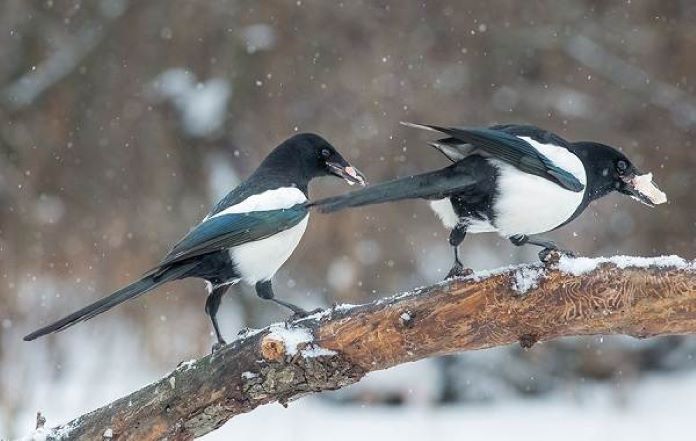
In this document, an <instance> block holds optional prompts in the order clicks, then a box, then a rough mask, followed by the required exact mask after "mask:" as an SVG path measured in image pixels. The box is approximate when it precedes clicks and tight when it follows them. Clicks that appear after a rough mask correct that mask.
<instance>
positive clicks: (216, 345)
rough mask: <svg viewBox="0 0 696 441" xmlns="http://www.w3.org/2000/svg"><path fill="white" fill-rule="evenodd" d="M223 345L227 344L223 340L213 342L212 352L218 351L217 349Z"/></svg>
mask: <svg viewBox="0 0 696 441" xmlns="http://www.w3.org/2000/svg"><path fill="white" fill-rule="evenodd" d="M225 345H227V342H226V341H225V340H222V341H217V342H215V343H213V349H212V353H213V354H215V353H216V352H218V351H219V350H221V349H222V348H224V347H225Z"/></svg>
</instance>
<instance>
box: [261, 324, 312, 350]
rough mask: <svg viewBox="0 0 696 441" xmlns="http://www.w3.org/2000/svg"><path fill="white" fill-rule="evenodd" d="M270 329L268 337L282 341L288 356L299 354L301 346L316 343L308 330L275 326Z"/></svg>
mask: <svg viewBox="0 0 696 441" xmlns="http://www.w3.org/2000/svg"><path fill="white" fill-rule="evenodd" d="M270 329H271V332H270V333H269V334H268V335H269V336H271V337H274V338H276V339H277V340H280V341H282V342H283V344H284V345H285V351H286V353H287V354H288V355H295V354H297V350H298V346H299V345H301V344H303V343H311V342H312V341H314V336H313V335H312V332H311V331H310V330H309V329H307V328H301V327H293V328H287V327H286V326H284V325H281V324H275V325H271V327H270Z"/></svg>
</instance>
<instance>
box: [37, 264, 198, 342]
mask: <svg viewBox="0 0 696 441" xmlns="http://www.w3.org/2000/svg"><path fill="white" fill-rule="evenodd" d="M196 265H197V263H195V262H194V263H189V264H186V265H181V266H177V267H174V268H171V269H168V270H165V271H164V272H160V273H152V274H148V275H146V276H145V277H143V278H142V279H140V280H138V281H137V282H134V283H131V284H130V285H128V286H126V287H124V288H121V289H119V290H118V291H116V292H115V293H113V294H111V295H109V296H106V297H104V298H102V299H100V300H98V301H96V302H94V303H92V304H91V305H88V306H85V307H84V308H82V309H80V310H78V311H75V312H73V313H72V314H70V315H68V316H66V317H63V318H62V319H60V320H58V321H57V322H55V323H52V324H50V325H48V326H44V327H43V328H41V329H38V330H36V331H34V332H32V333H31V334H29V335H27V336H26V337H24V340H25V341H31V340H35V339H37V338H39V337H42V336H44V335H47V334H52V333H54V332H58V331H62V330H63V329H66V328H69V327H71V326H73V325H75V324H77V323H79V322H82V321H85V320H89V319H91V318H92V317H94V316H96V315H99V314H101V313H102V312H106V311H108V310H109V309H111V308H113V307H114V306H116V305H118V304H121V303H123V302H125V301H126V300H130V299H133V298H135V297H138V296H139V295H141V294H145V293H146V292H148V291H150V290H152V289H154V288H156V287H158V286H160V285H162V284H164V283H166V282H169V281H171V280H175V279H177V278H179V277H181V276H183V275H184V274H186V273H187V272H188V271H190V270H191V269H192V268H193V267H195V266H196Z"/></svg>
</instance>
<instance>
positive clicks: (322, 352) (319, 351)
mask: <svg viewBox="0 0 696 441" xmlns="http://www.w3.org/2000/svg"><path fill="white" fill-rule="evenodd" d="M300 353H301V354H302V356H303V357H305V358H314V357H331V356H334V355H336V351H332V350H331V349H326V348H322V347H320V346H313V347H311V348H309V349H303V350H302V351H301V352H300Z"/></svg>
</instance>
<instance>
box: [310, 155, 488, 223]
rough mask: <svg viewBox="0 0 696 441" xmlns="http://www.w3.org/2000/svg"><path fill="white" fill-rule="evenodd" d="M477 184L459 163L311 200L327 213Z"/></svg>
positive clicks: (448, 192) (443, 194)
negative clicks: (462, 170) (463, 171)
mask: <svg viewBox="0 0 696 441" xmlns="http://www.w3.org/2000/svg"><path fill="white" fill-rule="evenodd" d="M475 183H476V179H475V178H474V177H472V176H471V174H468V173H462V172H461V171H460V170H458V166H457V164H454V165H452V166H450V167H447V168H443V169H441V170H436V171H432V172H428V173H423V174H420V175H414V176H408V177H405V178H400V179H395V180H393V181H388V182H383V183H381V184H376V185H371V186H369V187H367V188H365V189H363V190H357V191H353V192H350V193H347V194H343V195H340V196H334V197H330V198H326V199H320V200H318V201H315V202H310V203H309V204H308V206H310V207H312V206H314V207H317V208H318V210H319V211H321V212H323V213H331V212H334V211H338V210H342V209H344V208H350V207H361V206H363V205H373V204H381V203H383V202H391V201H399V200H403V199H440V198H444V197H447V196H449V195H451V194H453V193H457V192H458V191H461V190H463V189H465V188H466V187H469V186H470V185H473V184H475Z"/></svg>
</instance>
